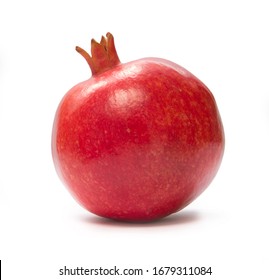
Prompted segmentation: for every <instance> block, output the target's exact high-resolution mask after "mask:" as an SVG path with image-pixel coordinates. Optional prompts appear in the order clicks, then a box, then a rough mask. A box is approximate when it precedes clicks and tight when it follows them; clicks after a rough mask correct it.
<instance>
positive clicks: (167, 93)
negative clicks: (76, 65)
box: [52, 33, 225, 222]
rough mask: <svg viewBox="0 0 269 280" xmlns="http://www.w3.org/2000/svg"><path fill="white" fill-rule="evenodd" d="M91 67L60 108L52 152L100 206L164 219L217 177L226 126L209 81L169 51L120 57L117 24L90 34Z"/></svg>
mask: <svg viewBox="0 0 269 280" xmlns="http://www.w3.org/2000/svg"><path fill="white" fill-rule="evenodd" d="M76 50H77V51H78V52H79V53H80V54H81V55H82V56H83V57H84V58H85V59H86V61H87V63H88V64H89V66H90V69H91V71H92V77H90V78H89V79H88V80H86V81H83V82H81V83H79V84H77V85H75V86H74V87H73V88H71V89H70V90H69V91H68V92H67V93H66V95H65V96H64V97H63V99H62V101H61V103H60V104H59V107H58V109H57V112H56V115H55V120H54V125H53V132H52V155H53V160H54V164H55V168H56V170H57V173H58V175H59V176H60V178H61V179H62V181H63V182H64V184H65V185H66V187H67V188H68V190H69V191H70V192H71V194H72V195H73V197H74V198H75V199H76V200H77V201H78V202H79V203H80V204H81V205H82V206H83V207H84V208H86V209H87V210H89V211H90V212H92V213H95V214H96V215H99V216H102V217H106V218H111V219H116V220H122V221H131V222H146V221H152V220H156V219H159V218H162V217H165V216H168V215H170V214H172V213H175V212H177V211H179V210H181V209H183V208H184V207H186V206H187V205H188V204H189V203H191V202H192V201H193V200H194V199H195V198H197V197H198V196H199V195H200V194H201V193H202V192H203V191H204V190H205V189H206V188H207V187H208V185H209V184H210V183H211V181H212V180H213V178H214V177H215V175H216V173H217V171H218V169H219V166H220V164H221V160H222V157H223V153H224V142H225V141H224V130H223V125H222V121H221V117H220V114H219V111H218V108H217V104H216V101H215V99H214V97H213V95H212V93H211V92H210V90H209V89H208V88H207V87H206V86H205V85H204V84H203V83H202V82H201V81H200V80H199V79H198V78H196V77H195V76H194V75H193V74H191V73H190V72H188V71H187V70H186V69H184V68H182V67H181V66H179V65H177V64H175V63H173V62H171V61H168V60H165V59H160V58H143V59H139V60H136V61H132V62H128V63H121V62H120V60H119V58H118V55H117V52H116V49H115V45H114V38H113V36H112V34H110V33H108V34H107V35H106V37H102V39H101V41H100V43H98V42H96V41H95V40H92V41H91V55H90V54H88V53H87V52H86V51H85V50H83V49H82V48H80V47H76Z"/></svg>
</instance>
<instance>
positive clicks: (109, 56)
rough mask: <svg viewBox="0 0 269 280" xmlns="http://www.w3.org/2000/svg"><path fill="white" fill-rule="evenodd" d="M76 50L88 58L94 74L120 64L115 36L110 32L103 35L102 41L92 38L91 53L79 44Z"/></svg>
mask: <svg viewBox="0 0 269 280" xmlns="http://www.w3.org/2000/svg"><path fill="white" fill-rule="evenodd" d="M76 51H77V52H78V53H80V54H81V55H82V56H83V57H84V58H85V59H86V61H87V63H88V64H89V66H90V68H91V71H92V75H96V74H100V73H102V72H104V71H106V70H108V69H111V68H113V67H115V66H116V65H118V64H120V60H119V57H118V54H117V51H116V48H115V43H114V37H113V35H112V34H111V33H109V32H108V33H107V34H106V37H104V36H102V38H101V41H100V43H98V42H96V41H95V40H94V39H92V40H91V55H90V54H89V53H88V52H86V51H85V50H84V49H82V48H81V47H78V46H77V47H76Z"/></svg>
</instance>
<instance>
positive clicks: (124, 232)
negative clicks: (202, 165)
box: [0, 0, 269, 280]
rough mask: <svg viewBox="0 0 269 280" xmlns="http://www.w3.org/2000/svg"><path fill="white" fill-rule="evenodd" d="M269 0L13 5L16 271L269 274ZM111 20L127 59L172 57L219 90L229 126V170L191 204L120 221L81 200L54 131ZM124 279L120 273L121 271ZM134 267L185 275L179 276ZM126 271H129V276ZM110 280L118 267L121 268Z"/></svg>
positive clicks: (1, 48) (7, 133) (2, 193)
mask: <svg viewBox="0 0 269 280" xmlns="http://www.w3.org/2000/svg"><path fill="white" fill-rule="evenodd" d="M267 2H268V1H260V0H255V1H216V0H214V1H213V0H212V1H209V0H203V1H200V0H197V1H194V0H189V1H169V0H166V1H158V0H154V1H145V0H143V1H139V0H136V1H116V0H115V1H108V0H102V1H90V0H89V1H82V0H76V1H68V0H66V1H56V0H53V1H52V0H47V1H34V0H25V1H19V0H13V1H12V0H2V1H1V4H0V32H1V33H0V40H1V41H0V219H1V220H0V259H1V260H2V277H3V279H4V280H9V279H10V280H11V279H12V280H14V279H27V280H32V279H40V280H43V279H46V280H47V279H102V277H101V276H96V277H89V276H88V277H75V276H73V277H72V276H69V277H65V276H59V269H60V268H62V267H63V266H65V265H66V266H68V267H69V268H75V267H77V266H78V267H81V266H83V267H85V268H98V267H100V266H102V267H107V268H109V267H113V266H114V265H116V266H118V267H119V268H122V269H123V268H143V269H148V270H150V271H151V269H152V268H153V267H155V266H158V267H160V266H211V267H212V271H213V274H212V276H209V275H208V276H203V277H202V276H197V277H194V276H193V277H191V276H185V277H182V279H214V280H215V279H216V280H222V279H223V280H224V279H225V280H226V279H260V280H263V279H268V275H269V271H268V263H269V253H268V250H269V243H268V236H269V230H268V221H269V220H268V213H269V206H268V195H269V192H268V188H269V179H268V173H269V170H268V167H269V162H268V156H269V148H268V143H269V67H268V65H269V52H268V50H269V42H268V38H269V37H268V34H269V17H268V14H269V6H268V3H267ZM107 31H110V32H111V33H112V34H113V35H114V37H115V42H116V48H117V50H118V54H119V57H120V59H121V61H122V62H127V61H131V60H135V59H138V58H142V57H147V56H156V57H162V58H166V59H169V60H172V61H174V62H176V63H178V64H180V65H182V66H183V67H185V68H187V69H188V70H189V71H191V72H192V73H193V74H195V75H196V76H198V77H199V78H200V79H201V80H202V81H203V82H204V83H205V84H206V85H207V86H208V87H209V88H210V89H211V91H212V92H213V94H214V96H215V98H216V100H217V103H218V107H219V110H220V113H221V115H222V119H223V124H224V128H225V133H226V150H225V156H224V159H223V163H222V165H221V169H220V170H219V173H218V174H217V177H216V178H215V180H214V181H213V183H212V184H211V185H210V187H209V188H208V189H207V190H206V191H205V192H204V193H203V195H202V196H200V197H199V198H198V199H197V200H196V201H195V202H193V203H192V204H191V205H189V206H188V207H187V208H186V209H184V210H183V211H181V212H180V213H178V214H175V215H172V216H170V217H168V218H166V219H163V220H161V221H159V222H156V223H153V224H145V225H136V224H124V223H115V222H112V221H108V220H103V219H101V218H97V217H96V216H94V215H92V214H90V213H88V212H86V211H85V210H84V209H83V208H81V207H80V206H79V205H78V204H77V203H76V202H75V201H74V200H73V198H72V197H71V196H70V194H69V193H68V192H67V190H66V189H65V187H64V186H63V185H62V183H61V182H60V180H59V178H58V177H57V175H56V172H55V170H54V166H53V163H52V158H51V151H50V137H51V129H52V123H53V118H54V113H55V111H56V108H57V106H58V103H59V102H60V100H61V98H62V97H63V95H64V94H65V93H66V92H67V90H69V89H70V88H71V87H72V86H73V85H75V84H76V83H78V82H80V81H83V80H85V79H88V78H89V77H90V70H89V68H88V65H87V64H86V62H85V61H84V60H83V58H82V57H81V56H80V55H79V54H77V53H76V52H75V49H74V48H75V46H76V45H80V46H81V47H83V48H86V49H87V50H89V48H90V40H91V38H95V39H97V40H99V39H100V38H101V35H105V34H106V32H107ZM116 278H118V277H114V278H113V279H116ZM120 278H122V279H153V278H154V279H181V278H180V277H176V276H166V277H161V276H159V277H157V276H152V275H151V273H150V272H149V273H147V274H146V275H144V276H142V277H138V276H136V277H135V276H133V277H129V278H128V277H120ZM120 278H119V279H120ZM108 279H109V277H108Z"/></svg>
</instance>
